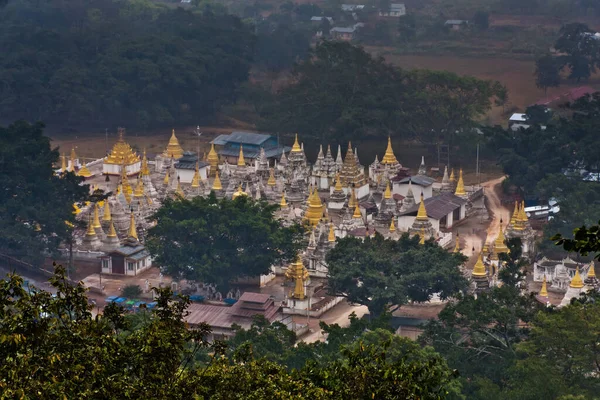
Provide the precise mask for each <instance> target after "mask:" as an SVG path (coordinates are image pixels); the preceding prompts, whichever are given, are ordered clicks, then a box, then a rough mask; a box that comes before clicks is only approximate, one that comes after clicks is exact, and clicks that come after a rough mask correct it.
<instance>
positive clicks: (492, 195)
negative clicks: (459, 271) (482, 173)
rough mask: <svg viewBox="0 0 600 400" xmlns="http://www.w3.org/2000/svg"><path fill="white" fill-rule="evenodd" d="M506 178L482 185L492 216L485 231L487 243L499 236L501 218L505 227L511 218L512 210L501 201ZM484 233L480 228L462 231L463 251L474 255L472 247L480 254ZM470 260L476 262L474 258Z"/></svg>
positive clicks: (468, 255)
mask: <svg viewBox="0 0 600 400" xmlns="http://www.w3.org/2000/svg"><path fill="white" fill-rule="evenodd" d="M504 179H505V178H504V177H500V178H496V179H492V180H489V181H487V182H484V183H483V184H482V185H481V186H483V190H484V196H485V199H486V207H487V211H488V213H489V214H490V216H491V218H492V220H491V222H490V223H489V225H488V227H487V229H486V231H485V233H486V234H487V239H486V241H487V243H489V242H492V241H494V240H495V239H496V236H498V231H499V229H500V219H502V221H503V226H504V227H506V224H507V223H508V221H509V220H510V211H509V210H507V209H506V208H505V207H504V206H503V205H502V202H501V201H500V196H499V195H498V193H499V191H500V190H502V189H501V187H500V185H501V184H502V181H503V180H504ZM483 235H484V234H483V232H481V231H480V230H473V231H472V232H467V233H461V240H463V241H464V244H463V249H462V253H463V254H464V255H466V256H467V257H473V251H472V249H473V248H475V255H477V254H479V252H480V251H481V249H482V247H483V244H482V241H483V240H482V236H483ZM470 261H472V263H474V260H470ZM468 264H471V262H469V263H468Z"/></svg>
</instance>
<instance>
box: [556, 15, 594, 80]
mask: <svg viewBox="0 0 600 400" xmlns="http://www.w3.org/2000/svg"><path fill="white" fill-rule="evenodd" d="M559 33H560V37H559V38H558V39H557V40H556V43H555V45H554V47H555V48H556V50H558V51H560V52H562V53H566V54H567V56H566V57H563V58H562V64H563V66H568V67H569V69H570V74H569V78H571V79H576V80H577V82H579V81H580V80H581V79H588V78H589V77H590V75H591V74H592V72H595V70H596V65H597V63H598V61H599V60H600V44H599V43H598V40H596V39H595V38H594V37H593V34H594V32H593V31H592V30H591V29H590V28H589V27H588V26H587V25H585V24H581V23H571V24H567V25H564V26H563V27H561V29H560V32H559Z"/></svg>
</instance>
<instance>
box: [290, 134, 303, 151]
mask: <svg viewBox="0 0 600 400" xmlns="http://www.w3.org/2000/svg"><path fill="white" fill-rule="evenodd" d="M301 151H302V148H301V147H300V144H299V143H298V134H297V133H296V139H294V145H293V146H292V153H300V152H301Z"/></svg>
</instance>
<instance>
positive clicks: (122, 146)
mask: <svg viewBox="0 0 600 400" xmlns="http://www.w3.org/2000/svg"><path fill="white" fill-rule="evenodd" d="M118 130H119V139H118V140H117V142H116V143H115V144H114V146H113V148H112V149H111V151H110V153H109V154H108V156H107V157H106V159H105V160H104V163H106V164H114V165H122V164H125V165H133V164H135V163H137V162H139V161H140V157H138V155H137V154H136V153H135V151H133V149H132V148H131V146H130V145H128V144H127V143H125V140H123V134H124V133H125V129H123V128H119V129H118Z"/></svg>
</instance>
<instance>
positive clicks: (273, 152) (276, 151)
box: [217, 146, 292, 158]
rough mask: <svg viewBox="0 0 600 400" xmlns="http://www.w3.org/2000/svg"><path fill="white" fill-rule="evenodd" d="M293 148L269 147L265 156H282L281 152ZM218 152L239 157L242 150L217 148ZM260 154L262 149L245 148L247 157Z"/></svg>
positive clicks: (222, 154)
mask: <svg viewBox="0 0 600 400" xmlns="http://www.w3.org/2000/svg"><path fill="white" fill-rule="evenodd" d="M291 149H292V148H291V147H289V146H282V147H272V148H269V149H265V156H266V157H267V158H272V157H279V156H281V153H283V151H285V152H286V153H287V152H289V151H290V150H291ZM217 153H219V155H220V156H226V157H237V156H238V155H239V154H240V150H239V149H227V148H223V149H219V150H217ZM259 154H260V150H255V149H248V148H244V157H246V158H257V157H258V156H259Z"/></svg>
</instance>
